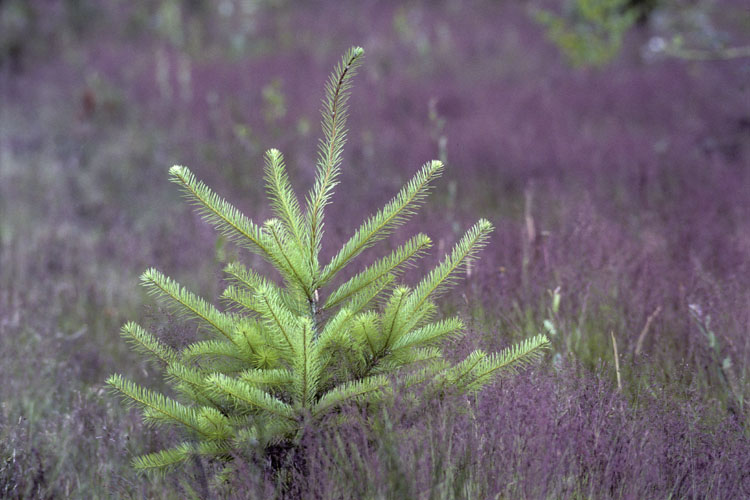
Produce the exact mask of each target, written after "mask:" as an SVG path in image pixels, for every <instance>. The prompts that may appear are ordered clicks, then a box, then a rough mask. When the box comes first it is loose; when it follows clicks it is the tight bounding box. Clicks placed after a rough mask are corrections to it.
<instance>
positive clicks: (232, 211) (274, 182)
mask: <svg viewBox="0 0 750 500" xmlns="http://www.w3.org/2000/svg"><path fill="white" fill-rule="evenodd" d="M362 54H363V51H362V49H360V48H354V49H351V50H350V51H349V52H347V53H346V55H345V56H344V58H343V59H342V61H341V63H340V64H339V65H338V66H337V67H336V69H335V71H334V73H333V75H332V76H331V78H330V80H329V82H328V86H327V88H326V98H325V100H324V109H323V132H324V138H323V140H322V141H321V143H320V149H319V153H320V154H319V158H318V164H317V177H316V180H315V184H314V187H313V189H312V190H311V191H310V193H309V194H308V196H307V198H306V200H305V201H306V203H305V211H304V212H303V209H302V205H301V204H300V202H299V201H298V199H297V196H296V195H295V193H294V191H293V190H292V187H291V185H290V183H289V179H288V176H287V173H286V170H285V168H284V160H283V157H282V155H281V153H280V152H279V151H277V150H275V149H271V150H269V151H268V152H267V154H266V162H265V181H266V186H267V191H268V194H269V198H270V201H271V208H272V209H273V213H274V217H273V218H272V219H270V220H268V221H266V222H265V223H263V224H262V225H257V224H256V223H254V222H253V221H252V220H250V219H249V218H247V217H246V216H244V215H243V214H241V213H240V212H239V211H238V210H237V209H236V208H234V207H233V206H232V205H230V204H229V203H228V202H226V201H225V200H224V199H222V198H221V197H219V196H218V195H216V194H215V193H214V192H213V191H211V189H209V188H208V187H207V186H206V185H205V184H203V183H202V182H200V181H199V180H197V179H196V178H195V176H194V175H193V174H192V173H191V172H190V171H189V170H188V169H187V168H185V167H180V166H175V167H172V168H171V169H170V176H171V180H172V181H173V182H175V183H176V184H178V185H179V186H180V187H181V188H182V190H183V192H184V194H185V197H186V198H187V199H188V200H189V201H190V202H191V203H193V204H194V205H195V206H196V207H197V210H198V212H199V213H200V214H202V215H203V217H204V219H205V220H206V221H208V222H209V223H210V224H212V225H214V226H215V227H216V228H217V230H218V231H219V232H220V233H221V234H223V235H224V236H225V237H226V238H227V239H229V240H231V241H233V242H235V243H237V244H238V245H240V246H242V247H244V248H247V249H249V250H250V251H252V252H255V253H257V254H259V255H260V256H262V257H263V258H264V259H266V260H267V261H268V262H269V263H271V264H272V265H273V266H274V267H275V268H276V269H277V270H278V272H279V274H280V275H281V277H282V278H283V286H281V285H279V284H277V283H276V282H274V281H272V280H269V279H266V278H263V277H261V276H259V275H258V274H257V273H255V272H254V271H252V270H250V269H247V268H246V267H245V266H243V265H242V264H240V263H237V262H233V263H230V264H228V265H227V266H226V273H227V275H228V282H229V284H228V286H227V288H226V289H225V291H224V292H223V294H222V299H223V300H224V301H226V303H227V305H228V307H227V309H226V311H221V310H219V309H218V308H216V307H215V306H213V305H211V304H210V303H208V302H207V301H205V300H203V299H201V298H200V297H198V296H196V295H195V294H193V293H191V292H188V291H187V290H185V289H184V288H183V287H182V286H180V285H179V284H178V283H176V282H175V281H173V280H172V279H170V278H168V277H166V276H164V275H163V274H161V273H160V272H158V271H156V270H154V269H149V270H147V271H146V272H145V273H144V274H143V276H142V278H141V279H142V283H143V284H144V286H145V287H146V288H147V289H148V290H149V292H150V293H151V294H152V295H154V296H155V297H156V298H157V299H159V300H161V301H164V302H165V303H166V304H167V305H168V306H169V307H170V308H171V309H172V310H173V311H174V312H175V313H177V314H178V315H180V316H182V317H184V318H185V319H189V320H192V321H194V322H196V323H197V324H198V325H199V328H200V329H201V331H202V332H203V333H204V334H205V336H206V338H205V339H203V340H200V341H198V342H194V343H191V344H188V345H186V346H184V347H182V348H181V349H179V350H176V349H173V348H171V347H169V346H167V345H165V344H164V343H162V342H161V341H160V340H158V339H157V338H156V337H154V336H153V335H151V334H150V333H148V332H147V331H145V330H144V329H143V328H141V327H140V326H138V325H137V324H135V323H128V324H126V325H125V326H124V327H123V330H122V333H123V335H124V336H125V337H126V338H127V339H128V340H129V341H130V342H131V343H132V344H133V345H134V346H135V347H136V349H137V350H138V351H139V352H142V353H144V354H147V355H150V356H151V357H152V358H154V359H155V360H156V361H158V362H160V363H162V364H163V365H164V367H165V371H166V373H167V379H168V381H169V382H170V383H171V384H172V385H173V386H174V389H175V392H176V398H170V397H166V396H164V395H162V394H158V393H154V392H152V391H150V390H148V389H144V388H142V387H139V386H138V385H137V384H135V383H133V382H131V381H129V380H127V379H125V378H123V377H122V376H120V375H112V376H111V377H110V378H109V380H108V383H109V385H110V386H112V387H113V388H114V389H116V390H117V391H118V392H119V393H121V394H123V395H124V396H126V397H127V399H128V400H129V401H131V402H133V403H135V404H136V406H138V407H140V408H142V409H143V413H144V418H145V420H146V422H148V423H150V424H153V425H165V424H169V425H175V426H177V427H179V428H182V429H183V430H185V431H186V435H185V436H186V439H185V442H184V443H182V444H179V445H178V446H176V447H173V448H170V449H168V450H163V451H159V452H157V453H151V454H148V455H145V456H142V457H139V458H137V459H136V460H135V461H134V465H135V467H136V468H138V469H141V470H147V471H152V470H153V471H164V470H168V469H170V468H173V467H175V466H177V465H179V464H181V463H183V462H185V461H187V460H190V459H191V458H192V457H194V456H205V457H213V458H216V459H229V457H230V455H231V453H233V452H237V451H241V450H242V449H243V447H246V446H249V445H260V446H270V445H273V444H278V443H293V442H294V440H295V439H296V438H299V436H300V433H301V430H302V429H303V428H304V427H305V426H307V425H311V424H312V425H315V423H316V422H319V421H320V419H321V418H322V417H323V416H325V415H326V414H327V413H329V412H331V411H335V410H336V409H337V408H340V407H341V406H342V405H345V404H347V403H357V404H360V405H363V406H365V407H367V408H371V407H372V406H374V405H377V404H378V403H379V402H382V401H384V400H387V399H388V398H389V396H390V395H392V392H393V390H394V387H395V385H394V383H397V382H398V381H399V380H400V383H401V384H402V386H404V387H406V388H407V389H411V388H417V387H419V390H421V391H423V394H426V395H427V397H439V396H440V395H444V394H446V393H449V392H451V393H452V392H471V391H476V390H478V389H480V388H481V387H482V386H483V385H485V384H486V383H488V382H489V381H490V380H492V378H493V377H494V376H495V375H496V374H497V373H498V372H500V371H503V370H507V369H511V370H512V369H516V368H518V367H519V366H522V365H523V364H526V363H529V362H530V361H531V360H533V359H535V358H536V357H538V356H539V355H540V353H541V349H542V348H543V347H545V346H546V345H547V344H548V341H547V339H546V337H544V336H543V335H539V336H536V337H533V338H531V339H528V340H526V341H525V342H522V343H520V344H518V345H516V346H513V347H511V348H509V349H507V350H506V351H503V352H501V353H496V354H489V355H488V354H486V353H484V352H483V351H475V352H473V353H471V354H470V355H469V356H468V357H467V358H466V360H464V361H462V362H460V363H458V364H456V365H452V364H451V363H449V362H448V361H447V360H446V359H445V358H444V357H443V353H442V350H441V345H442V344H443V341H444V340H446V339H448V338H452V337H456V336H459V335H461V334H462V332H463V323H462V321H461V320H460V319H459V318H455V317H453V318H443V319H440V318H438V317H437V316H438V314H437V306H436V305H435V302H434V300H435V298H436V297H437V296H438V295H439V294H440V292H441V291H442V290H444V289H445V288H446V287H447V286H448V285H450V284H452V283H453V282H455V280H456V279H457V277H458V276H459V275H460V274H461V272H462V270H463V268H464V266H465V265H466V264H467V261H468V260H469V259H473V258H475V257H476V255H477V253H478V252H479V251H480V250H481V249H482V248H483V247H484V246H485V245H486V243H487V239H488V237H489V234H490V232H491V231H492V229H493V228H492V225H491V224H490V223H489V222H488V221H486V220H484V219H482V220H479V221H478V222H477V223H476V224H475V225H474V226H473V227H472V228H470V229H469V231H468V232H467V233H466V234H465V235H464V236H463V238H462V239H461V240H460V241H459V242H458V243H457V244H456V246H455V248H454V249H453V250H452V252H450V253H449V254H448V255H447V256H446V257H445V258H444V259H443V261H442V262H441V263H440V264H438V265H437V266H436V267H435V268H434V269H433V270H432V271H430V272H429V273H428V274H427V275H426V276H425V278H424V279H423V280H422V281H421V282H419V283H418V284H417V285H416V286H415V287H414V288H410V287H407V286H403V285H396V284H395V279H396V277H397V276H398V275H399V273H400V272H401V271H403V269H404V268H405V267H406V266H409V265H412V264H413V263H414V261H415V259H417V258H419V257H420V256H421V255H422V254H423V253H424V251H425V250H427V249H428V248H429V247H430V245H431V241H430V238H428V237H427V236H425V235H424V234H418V235H416V236H414V237H413V238H411V239H410V240H408V241H407V242H406V243H404V244H403V245H401V246H400V247H398V248H396V249H395V250H394V251H393V252H392V253H390V254H389V255H387V256H385V257H383V258H381V259H379V260H377V261H375V262H374V263H373V264H372V265H370V266H369V267H367V268H365V269H364V270H362V271H361V272H359V273H358V274H355V275H354V276H353V277H351V278H350V279H348V280H346V281H344V282H343V283H342V284H340V285H339V286H337V287H331V283H332V282H333V281H334V279H335V278H336V276H337V275H338V273H339V272H340V271H341V270H342V269H343V268H344V267H345V266H346V265H347V264H349V263H350V262H351V261H352V260H353V259H354V258H355V257H356V256H357V255H359V254H360V253H361V252H362V251H363V250H365V249H367V248H368V247H370V246H372V245H373V244H374V243H376V242H377V241H379V240H381V239H383V238H384V237H386V236H387V235H389V234H390V233H391V232H392V231H393V229H394V228H395V227H397V226H398V225H400V224H403V223H404V222H405V221H406V220H407V219H408V217H409V216H410V215H411V214H412V213H413V212H414V211H415V210H416V208H417V207H418V206H419V205H420V204H421V203H422V201H423V200H424V198H425V196H426V195H427V193H428V191H429V188H430V186H431V184H432V182H433V181H434V180H435V179H436V178H437V177H438V176H439V175H440V173H441V172H442V169H443V165H442V163H441V162H439V161H432V162H428V163H426V164H425V165H424V166H423V167H422V168H421V170H419V171H418V172H417V174H416V175H415V176H414V177H413V178H412V179H411V180H410V181H409V182H408V183H407V184H406V185H405V186H404V187H403V188H402V189H401V190H400V191H399V192H398V193H397V194H396V196H395V197H394V198H393V199H392V200H391V201H390V202H388V203H387V204H386V205H385V207H384V208H383V209H382V210H380V211H378V212H377V213H376V214H375V215H373V216H371V217H369V218H368V219H367V220H366V221H365V222H364V223H363V224H362V225H361V226H360V227H359V229H357V230H356V231H355V233H354V235H353V236H352V237H351V238H350V239H349V240H348V241H347V242H346V243H345V244H344V245H343V247H342V248H341V250H340V251H339V252H338V253H337V254H336V255H335V256H334V257H333V258H332V259H331V261H330V262H329V263H327V264H325V265H323V266H321V265H320V264H319V262H318V256H319V253H320V245H321V241H322V238H323V221H324V215H325V213H324V212H325V211H324V209H325V207H326V205H328V203H329V201H330V198H331V195H332V193H333V188H334V186H335V185H336V183H337V179H338V176H339V173H340V164H341V152H342V148H343V145H344V142H345V138H346V129H345V121H346V102H347V99H348V95H349V92H348V90H349V87H350V79H351V77H352V76H353V75H354V73H355V71H356V68H357V67H358V66H359V63H360V59H361V57H362ZM378 299H381V300H378Z"/></svg>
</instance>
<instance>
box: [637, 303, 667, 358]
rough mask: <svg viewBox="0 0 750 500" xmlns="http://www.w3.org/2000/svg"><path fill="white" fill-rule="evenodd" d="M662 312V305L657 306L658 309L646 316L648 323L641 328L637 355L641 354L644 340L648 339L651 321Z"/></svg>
mask: <svg viewBox="0 0 750 500" xmlns="http://www.w3.org/2000/svg"><path fill="white" fill-rule="evenodd" d="M660 312H661V306H657V307H656V309H654V312H652V313H651V314H650V315H649V317H648V318H646V324H645V325H644V326H643V330H641V334H640V335H638V341H637V342H636V343H635V355H636V356H638V355H640V354H641V351H642V350H643V341H644V340H645V339H646V335H648V330H649V329H650V328H651V323H653V321H654V320H655V319H656V317H657V316H658V315H659V313H660Z"/></svg>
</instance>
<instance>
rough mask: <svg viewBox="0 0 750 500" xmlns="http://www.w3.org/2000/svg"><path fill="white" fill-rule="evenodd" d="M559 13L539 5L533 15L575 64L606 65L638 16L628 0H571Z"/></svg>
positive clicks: (618, 48) (615, 53)
mask: <svg viewBox="0 0 750 500" xmlns="http://www.w3.org/2000/svg"><path fill="white" fill-rule="evenodd" d="M567 6H568V8H567V11H566V12H565V13H564V14H563V15H557V14H554V13H552V12H550V11H547V10H543V9H537V10H535V11H534V12H533V17H534V19H535V20H536V21H537V22H538V23H539V24H541V25H543V26H544V27H545V28H547V37H548V38H549V39H550V40H551V41H552V42H554V43H555V45H557V46H558V47H559V48H560V50H561V51H562V53H563V54H564V55H565V56H566V57H567V58H568V60H569V61H570V62H571V63H572V64H573V65H574V66H603V65H605V64H607V63H608V62H609V61H611V60H612V59H614V57H615V56H616V55H617V53H618V52H619V50H620V47H621V46H622V40H623V37H624V36H625V33H626V32H627V31H628V30H629V29H630V27H631V26H632V25H633V23H634V22H635V21H636V19H637V17H638V11H637V10H636V9H635V8H632V7H630V6H629V5H628V1H627V0H571V1H569V2H567Z"/></svg>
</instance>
